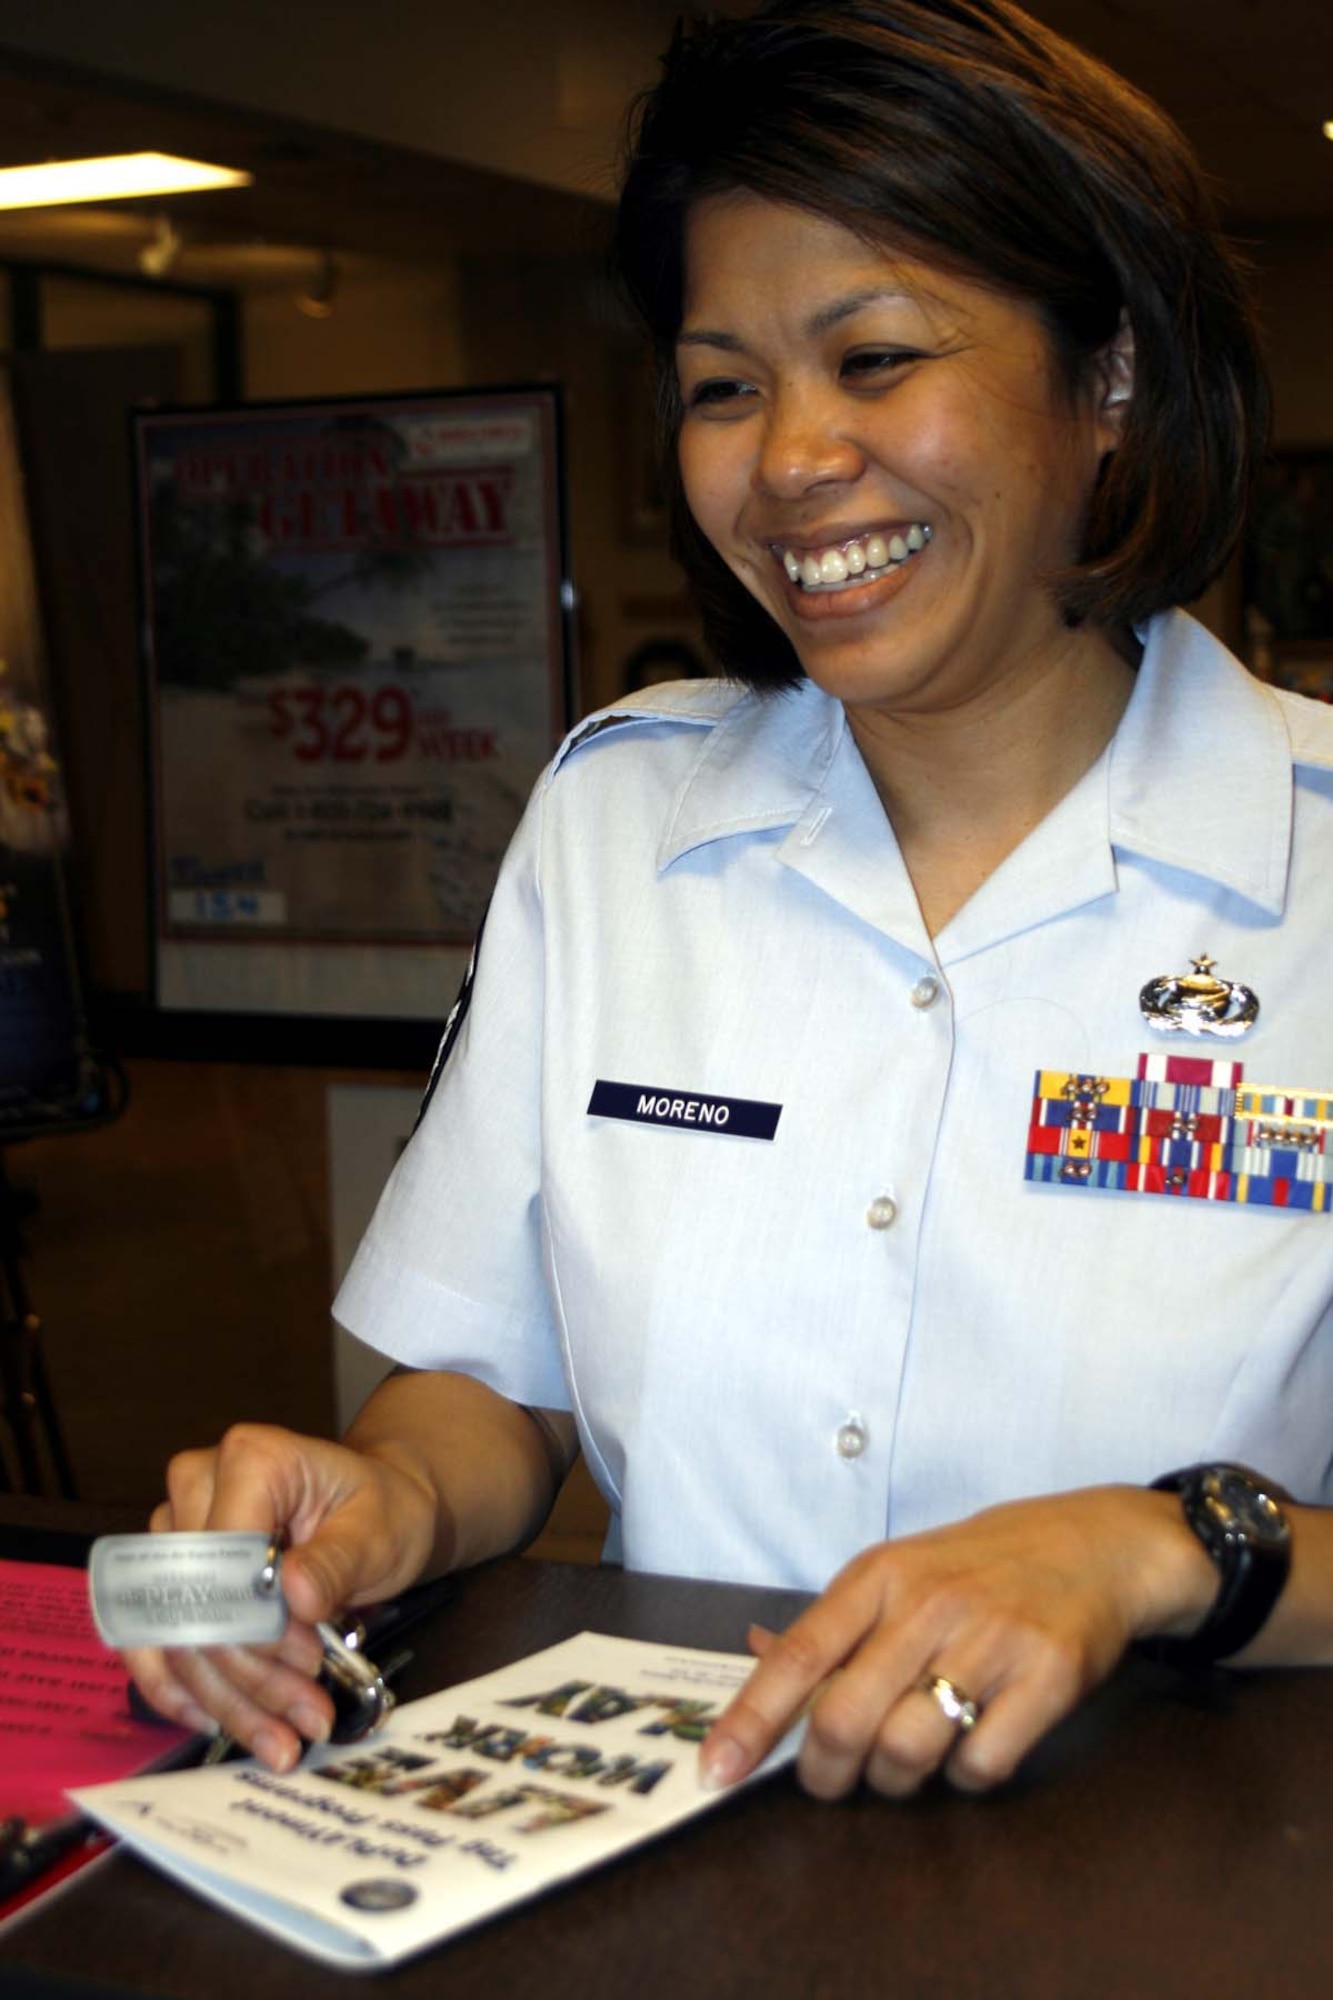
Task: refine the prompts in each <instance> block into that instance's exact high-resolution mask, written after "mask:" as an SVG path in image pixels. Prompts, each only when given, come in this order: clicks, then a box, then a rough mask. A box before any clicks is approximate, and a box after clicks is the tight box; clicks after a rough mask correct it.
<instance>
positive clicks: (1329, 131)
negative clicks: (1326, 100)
mask: <svg viewBox="0 0 1333 2000" xmlns="http://www.w3.org/2000/svg"><path fill="white" fill-rule="evenodd" d="M1324 137H1325V138H1326V139H1333V118H1326V119H1325V120H1324Z"/></svg>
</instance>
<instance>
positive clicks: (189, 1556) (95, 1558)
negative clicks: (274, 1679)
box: [88, 1531, 287, 1649]
mask: <svg viewBox="0 0 1333 2000" xmlns="http://www.w3.org/2000/svg"><path fill="white" fill-rule="evenodd" d="M279 1562H280V1557H279V1553H278V1547H277V1544H276V1543H275V1542H274V1541H273V1540H272V1539H271V1538H270V1537H269V1536H268V1535H264V1534H244V1533H240V1532H237V1533H231V1532H225V1531H213V1532H203V1533H200V1534H196V1535H189V1534H174V1535H103V1536H101V1537H100V1538H99V1539H98V1540H97V1541H95V1542H94V1543H93V1546H92V1554H91V1556H90V1557H89V1561H88V1590H89V1596H90V1598H91V1600H92V1610H93V1618H94V1620H95V1621H96V1624H97V1630H98V1632H99V1633H100V1634H101V1636H102V1638H103V1640H104V1641H105V1642H106V1644H107V1645H108V1646H115V1647H117V1648H118V1649H119V1648H123V1647H125V1646H267V1645H271V1644H272V1643H273V1642H274V1641H275V1640H277V1639H280V1638H281V1637H282V1635H283V1633H284V1632H285V1631H286V1629H287V1603H286V1599H285V1598H284V1597H283V1594H282V1589H281V1586H280V1584H279V1581H278V1570H279Z"/></svg>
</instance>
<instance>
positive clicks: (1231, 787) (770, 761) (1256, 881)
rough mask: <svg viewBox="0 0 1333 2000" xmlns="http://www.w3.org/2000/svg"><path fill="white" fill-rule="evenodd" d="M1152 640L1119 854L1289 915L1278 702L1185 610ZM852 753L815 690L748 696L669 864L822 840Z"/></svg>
mask: <svg viewBox="0 0 1333 2000" xmlns="http://www.w3.org/2000/svg"><path fill="white" fill-rule="evenodd" d="M1141 637H1142V638H1143V640H1144V652H1143V659H1142V662H1141V663H1140V666H1139V669H1138V675H1137V679H1136V684H1135V687H1134V692H1133V694H1132V695H1131V697H1130V701H1129V705H1128V707H1127V708H1126V710H1125V713H1124V715H1123V717H1122V718H1121V721H1120V726H1119V729H1118V730H1117V732H1116V735H1115V737H1114V739H1113V741H1112V743H1111V745H1110V749H1109V752H1108V759H1109V770H1108V781H1107V809H1106V811H1107V817H1106V829H1107V834H1108V838H1109V845H1110V846H1111V848H1113V849H1120V850H1122V851H1124V852H1127V853H1135V854H1142V855H1144V856H1146V857H1148V858H1150V859H1154V860H1158V861H1162V862H1164V863H1166V864H1167V865H1169V866H1171V867H1173V868H1180V869H1184V870H1186V871H1188V872H1189V873H1192V874H1195V875H1199V876H1202V877H1203V878H1205V879H1206V880H1209V881H1214V882H1219V883H1221V884H1222V885H1223V886H1224V887H1226V888H1229V889H1232V890H1234V891H1235V892H1236V893H1237V894H1238V895H1241V896H1243V897H1245V898H1246V899H1247V900H1248V901H1249V902H1252V903H1255V904H1257V905H1258V906H1259V907H1260V908H1261V909H1263V910H1266V911H1269V912H1271V913H1272V914H1273V915H1281V912H1282V909H1283V905H1284V902H1285V899H1286V885H1287V869H1288V862H1289V859H1290V852H1291V823H1292V749H1291V742H1290V739H1289V737H1288V733H1287V729H1286V725H1285V723H1284V720H1283V716H1282V710H1281V707H1280V704H1279V703H1278V701H1277V700H1276V699H1275V698H1274V696H1273V694H1272V691H1271V690H1270V689H1268V688H1265V687H1264V686H1263V685H1262V684H1261V683H1260V682H1258V681H1256V680H1255V679H1254V678H1253V677H1252V676H1251V675H1250V674H1249V673H1248V672H1247V671H1246V669H1245V668H1244V667H1242V666H1241V664H1240V662H1239V661H1238V660H1235V659H1233V658H1232V656H1231V654H1230V653H1228V652H1227V650H1226V648H1225V647H1224V646H1223V645H1222V644H1221V643H1220V642H1219V641H1218V640H1216V639H1214V638H1213V637H1212V635H1211V634H1210V633H1209V632H1208V631H1207V630H1206V629H1205V628H1204V627H1203V626H1202V625H1200V624H1198V623H1197V622H1196V621H1195V620H1194V619H1193V618H1191V617H1189V615H1188V614H1187V613H1185V612H1183V611H1169V612H1165V613H1163V614H1162V615H1161V616H1159V617H1157V618H1153V619H1151V620H1149V622H1148V624H1147V626H1146V627H1145V628H1144V631H1143V633H1142V634H1141ZM845 739H846V740H845ZM849 754H855V753H854V746H853V745H852V743H851V741H850V733H849V732H848V730H847V721H846V716H845V714H844V712H843V709H842V706H841V704H840V703H839V702H837V701H835V700H833V699H832V697H831V696H829V695H826V694H824V693H822V692H821V691H820V690H819V689H818V688H816V687H815V686H814V684H813V683H812V682H810V681H804V682H802V683H801V684H800V685H799V686H797V687H795V688H792V689H790V690H786V691H784V692H783V693H781V694H777V695H755V694H744V695H742V696H740V698H739V699H737V700H735V701H733V702H732V703H731V705H730V706H729V707H728V708H727V710H726V712H725V713H724V714H722V715H721V716H720V717H719V718H718V720H717V721H716V723H715V725H714V726H713V727H712V728H711V729H710V730H709V732H708V736H707V740H706V741H705V743H704V745H703V747H702V749H701V751H700V754H699V757H698V759H697V761H696V763H695V764H694V766H693V767H692V769H691V771H690V773H689V775H688V776H687V777H686V779H685V782H684V784H683V785H682V786H681V788H680V790H679V792H678V793H677V795H676V798H675V800H674V802H673V805H672V810H671V812H670V814H669V815H668V819H667V823H666V826H665V828H664V830H663V834H662V839H661V842H660V844H659V847H658V856H657V859H658V866H659V867H660V868H668V867H670V865H671V864H672V862H674V861H677V860H679V858H680V857H681V856H682V855H683V854H687V853H689V852H690V851H691V849H693V848H696V847H700V846H703V845H704V844H706V843H707V842H709V841H712V840H717V839H721V838H723V837H725V836H728V835H732V834H742V833H750V832H759V831H765V830H771V829H774V828H778V827H793V828H797V829H798V831H799V829H800V828H801V827H802V825H807V826H808V828H809V829H812V830H813V829H814V828H815V825H816V822H817V820H818V816H819V814H820V813H821V811H823V809H824V808H823V803H822V794H823V792H824V789H825V786H826V783H827V780H828V777H829V774H830V771H831V769H832V767H833V765H834V761H835V759H839V760H840V761H841V760H842V759H845V758H846V757H847V756H848V755H849ZM868 782H869V781H868V779H867V783H868ZM1058 810H1059V808H1057V811H1058ZM1102 887H1103V888H1111V887H1113V881H1112V880H1111V879H1109V878H1108V879H1107V880H1105V881H1104V882H1103V883H1102Z"/></svg>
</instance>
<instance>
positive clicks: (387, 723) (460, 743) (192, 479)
mask: <svg viewBox="0 0 1333 2000" xmlns="http://www.w3.org/2000/svg"><path fill="white" fill-rule="evenodd" d="M551 393H552V392H549V391H536V392H534V391H516V392H503V393H501V392H497V393H495V394H489V395H476V396H471V395H469V396H458V397H455V396H438V397H431V398H404V399H397V400H395V399H376V400H375V401H374V402H373V403H366V404H357V405H353V406H348V405H340V404H334V405H327V404H326V405H301V404H296V405H284V406H282V407H281V408H268V407H259V408H254V409H246V410H237V411H223V412H207V413H199V412H189V413H187V412H179V413H173V414H171V415H161V414H154V415H151V416H145V417H143V418H141V419H139V422H138V431H139V467H140V479H141V520H142V528H143V543H144V573H145V594H146V600H147V604H148V611H149V620H148V624H149V646H148V653H149V658H148V670H149V680H150V687H149V697H150V714H151V718H152V729H153V744H154V765H155V770H154V776H155V785H156V806H157V814H156V839H155V846H156V855H155V861H156V877H157V899H158V912H157V914H158V924H159V929H160V935H161V936H162V938H164V939H166V940H169V941H170V940H182V941H189V940H191V939H194V940H198V941H200V942H203V941H205V940H207V941H210V942H213V943H216V942H218V941H220V940H226V941H229V942H232V943H244V944H248V945H252V946H268V947H272V946H275V945H277V944H279V943H280V942H282V941H288V942H300V943H303V944H306V945H317V944H319V943H321V942H324V943H337V942H340V941H345V942H348V943H351V942H353V941H355V942H358V943H362V944H368V943H374V944H377V945H392V944H395V943H397V944H402V945H404V946H408V945H415V946H421V945H429V944H431V943H447V944H461V943H463V942H465V941H466V940H467V939H468V938H470V937H471V935H472V934H473V932H474V931H475V929H476V926H477V924H478V922H479V921H480V917H481V914H482V912H483V910H484V908H485V904H486V900H487V898H488V896H489V893H490V888H491V885H492V883H493V880H494V875H495V871H496V869H497V868H498V865H499V861H500V859H501V856H502V854H503V852H504V849H505V847H506V846H507V844H508V841H509V839H510V837H511V835H512V833H513V830H514V827H515V826H516V824H517V821H518V818H519V815H520V814H521V811H522V808H523V805H524V803H525V801H526V798H527V795H528V792H529V791H530V789H531V786H532V784H533V782H534V780H535V778H536V776H537V774H538V772H539V770H540V769H541V767H542V765H543V763H544V762H545V761H546V758H547V757H548V756H549V755H550V752H551V748H552V746H553V744H554V742H555V741H557V740H558V737H559V734H560V731H561V729H562V727H563V726H564V724H565V721H566V717H567V701H566V689H565V663H564V649H563V618H562V611H561V600H560V582H561V577H560V561H559V520H558V509H557V498H558V496H557V482H556V464H555V437H554V413H553V408H552V402H551Z"/></svg>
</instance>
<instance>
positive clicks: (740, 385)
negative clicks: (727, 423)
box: [685, 375, 753, 410]
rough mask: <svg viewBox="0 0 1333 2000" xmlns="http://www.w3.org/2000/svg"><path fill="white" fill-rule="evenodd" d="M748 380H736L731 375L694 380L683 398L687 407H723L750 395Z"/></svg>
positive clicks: (697, 408)
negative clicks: (702, 380)
mask: <svg viewBox="0 0 1333 2000" xmlns="http://www.w3.org/2000/svg"><path fill="white" fill-rule="evenodd" d="M752 394H753V391H752V389H751V387H750V384H749V383H748V382H741V381H738V380H737V379H736V378H735V377H734V376H731V375H718V376H714V377H713V379H712V380H711V381H708V382H696V383H695V385H694V387H693V388H692V389H691V390H690V391H689V392H688V394H687V395H686V398H685V404H686V408H687V409H691V410H700V409H708V408H713V409H716V408H725V407H726V405H728V404H729V403H738V402H740V401H742V400H743V398H744V397H746V396H749V395H752Z"/></svg>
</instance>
